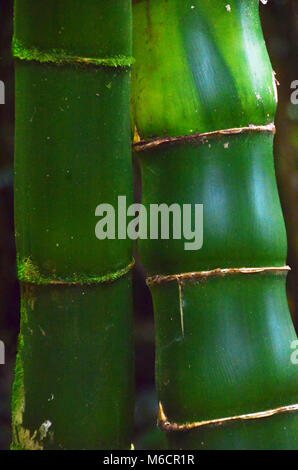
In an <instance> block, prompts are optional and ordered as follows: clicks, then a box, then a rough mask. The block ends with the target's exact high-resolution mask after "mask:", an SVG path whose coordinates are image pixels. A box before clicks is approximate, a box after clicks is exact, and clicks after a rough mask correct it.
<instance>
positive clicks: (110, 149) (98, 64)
mask: <svg viewBox="0 0 298 470" xmlns="http://www.w3.org/2000/svg"><path fill="white" fill-rule="evenodd" d="M70 3H71V4H70ZM14 55H15V58H16V61H15V65H16V136H15V141H16V162H15V210H16V217H15V218H16V240H17V249H18V257H19V278H20V281H21V284H22V312H21V316H22V324H21V333H20V338H19V351H18V358H17V364H16V377H15V383H14V393H13V433H14V440H13V445H12V448H13V449H128V448H130V443H131V432H132V416H133V352H132V349H133V347H132V292H131V274H130V271H131V267H132V264H133V263H132V246H131V242H130V240H107V239H106V240H101V241H99V240H98V239H97V238H96V236H95V225H96V222H97V220H96V218H95V209H96V207H97V206H98V205H99V204H100V203H109V204H112V205H113V206H114V207H117V204H116V203H117V198H118V195H126V196H127V198H128V203H129V201H132V199H133V194H132V193H133V191H132V168H131V144H130V140H131V138H130V129H131V124H130V107H129V100H130V65H131V63H132V59H131V5H130V1H129V0H109V1H108V2H106V0H97V1H96V2H95V1H94V0H85V1H84V2H82V1H79V0H73V1H72V2H66V1H65V0H49V1H47V2H44V1H41V0H16V1H15V33H14Z"/></svg>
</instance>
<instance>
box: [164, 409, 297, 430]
mask: <svg viewBox="0 0 298 470" xmlns="http://www.w3.org/2000/svg"><path fill="white" fill-rule="evenodd" d="M293 411H298V404H294V405H288V406H281V407H279V408H274V409H271V410H266V411H258V412H255V413H246V414H242V415H236V416H229V417H227V418H217V419H210V420H205V421H198V422H194V423H185V424H178V423H172V422H170V421H169V420H168V418H167V416H166V414H165V412H164V410H163V406H162V404H161V402H159V419H158V425H159V427H160V428H161V429H162V430H163V431H168V432H171V431H190V430H192V429H197V428H200V427H203V426H212V425H213V426H216V425H217V426H220V425H221V424H224V423H228V422H231V421H247V420H254V419H262V418H269V417H270V416H274V415H277V414H281V413H290V412H293Z"/></svg>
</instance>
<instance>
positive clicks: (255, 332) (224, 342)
mask: <svg viewBox="0 0 298 470" xmlns="http://www.w3.org/2000/svg"><path fill="white" fill-rule="evenodd" d="M181 290H182V292H181V295H179V286H178V285H177V282H172V283H168V284H164V285H161V286H154V287H152V288H151V291H152V294H153V301H154V308H155V311H156V340H157V360H156V365H157V367H156V375H157V383H158V390H159V399H160V401H161V402H162V404H163V408H164V411H165V414H166V415H167V417H168V419H169V421H172V422H178V423H186V422H196V421H205V420H211V419H217V418H224V417H227V416H236V415H240V414H246V413H254V412H257V411H265V410H269V409H273V408H278V407H280V406H285V405H290V404H295V403H297V401H298V369H297V366H296V365H295V364H293V363H292V362H291V354H292V353H293V350H292V349H291V343H292V342H293V341H294V340H296V339H297V336H296V333H295V330H294V327H293V324H292V320H291V316H290V313H289V310H288V305H287V299H286V293H285V275H283V274H279V275H276V274H272V273H270V274H249V275H244V274H242V275H227V276H224V277H220V276H215V277H212V278H209V279H205V280H201V281H200V282H198V283H190V282H187V283H185V284H184V285H183V286H182V287H181ZM223 293H224V295H223ZM181 304H182V307H181V308H180V305H181ZM181 309H182V311H181Z"/></svg>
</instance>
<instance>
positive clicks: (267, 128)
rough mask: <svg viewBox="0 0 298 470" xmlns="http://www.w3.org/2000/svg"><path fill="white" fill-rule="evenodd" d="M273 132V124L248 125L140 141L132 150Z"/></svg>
mask: <svg viewBox="0 0 298 470" xmlns="http://www.w3.org/2000/svg"><path fill="white" fill-rule="evenodd" d="M275 131H276V129H275V125H274V124H273V123H270V124H266V125H264V126H260V125H254V124H250V125H249V126H246V127H233V128H231V129H221V130H216V131H211V132H203V133H200V132H198V133H196V134H187V135H181V136H178V137H161V138H158V139H154V140H150V141H144V140H141V141H139V142H135V143H134V149H135V151H136V152H141V151H143V150H149V149H153V148H156V147H159V146H161V145H165V144H176V143H188V142H189V143H199V144H203V143H205V142H208V139H216V138H219V137H221V136H227V135H237V134H245V133H250V132H269V133H272V134H275ZM137 135H138V134H137Z"/></svg>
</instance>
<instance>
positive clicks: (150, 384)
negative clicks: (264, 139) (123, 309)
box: [0, 0, 298, 450]
mask: <svg viewBox="0 0 298 470" xmlns="http://www.w3.org/2000/svg"><path fill="white" fill-rule="evenodd" d="M260 8H261V15H262V21H263V28H264V34H265V39H266V43H267V47H268V50H269V54H270V57H271V61H272V65H273V68H274V70H275V72H276V77H277V80H278V82H279V83H280V85H279V87H278V91H279V106H278V113H277V117H276V125H277V130H278V132H277V135H276V140H275V165H276V173H277V180H278V186H279V192H280V198H281V203H282V207H283V212H284V216H285V221H286V225H287V233H288V245H289V255H288V264H289V265H290V266H291V268H292V271H291V273H290V274H289V276H288V296H289V303H290V308H291V313H292V316H293V319H294V322H295V325H296V328H297V327H298V289H297V286H298V233H297V227H298V211H297V207H298V205H297V202H298V195H297V194H298V192H297V189H298V172H297V166H298V104H296V105H295V104H294V103H291V94H292V92H293V89H291V84H292V82H294V81H295V80H298V60H297V51H298V1H297V0H269V3H268V4H267V5H266V6H265V5H261V7H260ZM12 22H13V0H0V80H2V81H3V82H4V83H5V98H6V102H5V105H0V142H1V145H0V340H2V341H4V343H5V346H6V363H5V365H4V366H3V365H0V450H3V449H7V448H9V443H10V436H11V434H10V432H11V431H10V398H9V397H10V388H11V383H12V377H13V366H14V360H15V354H16V344H17V335H18V329H19V286H18V282H17V279H16V262H15V245H14V236H13V170H12V168H13V147H14V141H13V124H14V93H13V90H14V75H13V60H12V57H11V38H12V30H13V26H12ZM223 40H224V38H223ZM134 278H135V292H134V303H135V341H136V382H137V400H136V425H135V439H134V442H135V447H136V448H139V449H140V448H142V449H158V448H160V449H162V448H164V447H165V444H164V440H163V439H164V438H163V436H162V434H161V432H160V431H158V430H157V428H156V417H157V399H156V395H155V392H154V319H153V311H152V302H151V297H150V293H149V290H148V289H147V287H146V284H145V281H144V273H143V271H142V268H141V266H140V263H139V262H137V265H136V269H135V272H134Z"/></svg>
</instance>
